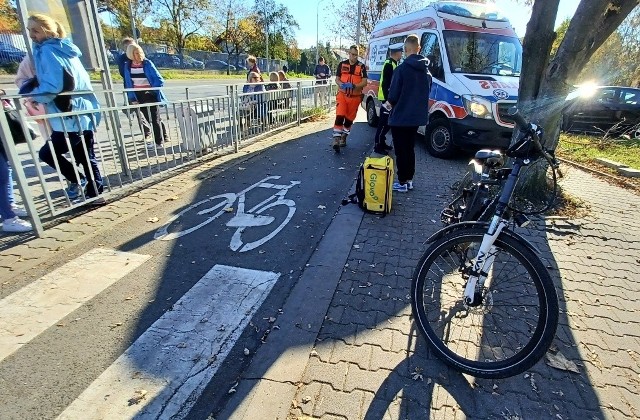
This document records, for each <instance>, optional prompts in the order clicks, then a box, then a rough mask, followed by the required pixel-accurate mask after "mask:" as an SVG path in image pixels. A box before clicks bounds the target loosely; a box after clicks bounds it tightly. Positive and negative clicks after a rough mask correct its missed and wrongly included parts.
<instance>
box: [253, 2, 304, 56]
mask: <svg viewBox="0 0 640 420" xmlns="http://www.w3.org/2000/svg"><path fill="white" fill-rule="evenodd" d="M253 16H255V17H256V25H257V28H256V29H257V30H258V32H257V33H258V34H259V36H258V37H257V38H256V40H255V41H254V42H252V44H251V45H250V50H251V53H253V54H255V55H258V56H261V57H265V56H266V54H267V51H266V35H265V34H267V33H268V37H269V57H268V58H270V59H281V60H284V59H286V58H287V49H288V47H289V45H291V43H292V41H293V40H294V39H295V33H294V32H293V31H294V29H300V25H298V22H296V20H295V19H294V18H293V15H291V13H290V12H289V9H288V8H287V7H286V6H284V5H282V4H276V3H275V1H274V0H256V2H255V6H254V8H253Z"/></svg>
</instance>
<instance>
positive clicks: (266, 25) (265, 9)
mask: <svg viewBox="0 0 640 420" xmlns="http://www.w3.org/2000/svg"><path fill="white" fill-rule="evenodd" d="M264 26H265V29H266V30H265V33H266V35H267V36H266V40H267V54H266V55H267V73H268V72H269V20H268V19H267V2H266V1H265V2H264Z"/></svg>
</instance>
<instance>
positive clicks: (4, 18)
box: [0, 0, 20, 32]
mask: <svg viewBox="0 0 640 420" xmlns="http://www.w3.org/2000/svg"><path fill="white" fill-rule="evenodd" d="M17 31H20V23H19V22H18V14H17V13H16V8H15V7H14V6H13V4H11V3H10V2H9V0H0V32H17Z"/></svg>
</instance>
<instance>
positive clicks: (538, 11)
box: [518, 0, 640, 148]
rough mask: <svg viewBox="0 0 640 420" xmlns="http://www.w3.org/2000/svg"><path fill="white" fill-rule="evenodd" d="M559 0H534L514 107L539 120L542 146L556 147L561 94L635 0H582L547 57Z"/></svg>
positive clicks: (636, 2) (563, 96) (554, 35)
mask: <svg viewBox="0 0 640 420" xmlns="http://www.w3.org/2000/svg"><path fill="white" fill-rule="evenodd" d="M559 2H560V0H535V1H533V7H532V13H531V19H530V20H529V23H528V24H527V30H526V35H525V38H524V45H523V59H522V73H521V76H520V90H519V93H518V107H519V109H520V110H521V111H522V112H523V114H524V115H525V117H527V118H528V119H529V120H531V121H536V122H538V124H540V125H542V127H543V128H544V129H545V132H546V140H547V143H546V145H547V147H552V148H555V147H556V146H557V143H558V138H559V133H560V119H561V112H562V107H563V105H564V98H565V97H566V96H567V94H568V93H569V91H570V90H571V89H572V86H573V84H574V83H575V82H576V80H577V78H578V76H579V75H580V72H581V70H582V69H583V68H584V67H585V65H586V64H587V63H588V62H589V60H590V58H591V57H592V56H593V54H594V53H595V52H596V51H597V50H598V48H599V47H600V46H601V45H602V44H603V43H604V42H605V41H606V40H607V38H609V36H610V35H611V34H612V33H613V32H614V31H615V30H616V29H617V28H618V27H619V26H620V24H621V23H622V22H623V21H624V19H625V18H626V17H627V16H628V15H629V14H630V13H631V11H632V10H633V9H634V8H635V7H636V6H638V4H639V3H640V0H581V1H580V3H579V4H578V8H577V9H576V12H575V14H574V15H573V17H572V18H571V21H570V22H569V27H568V28H567V31H566V34H565V36H564V38H563V40H562V42H561V43H560V45H559V46H558V50H557V52H556V54H555V55H554V56H553V58H551V50H552V47H553V42H554V40H555V39H556V36H557V34H556V32H555V30H554V22H555V20H556V15H557V13H558V5H559Z"/></svg>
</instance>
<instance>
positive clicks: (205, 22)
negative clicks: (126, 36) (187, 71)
mask: <svg viewBox="0 0 640 420" xmlns="http://www.w3.org/2000/svg"><path fill="white" fill-rule="evenodd" d="M153 6H154V11H155V13H156V14H155V17H156V21H158V20H160V19H166V20H167V21H168V22H169V34H168V36H169V41H170V42H171V43H172V44H173V46H174V47H175V49H176V51H177V52H178V54H180V55H181V54H182V50H184V48H185V45H186V43H187V40H188V39H189V37H191V36H193V35H195V34H196V33H198V32H199V31H203V30H205V31H206V30H207V28H211V26H212V24H213V20H212V19H211V12H212V7H213V6H212V3H211V2H210V1H209V0H153Z"/></svg>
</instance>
